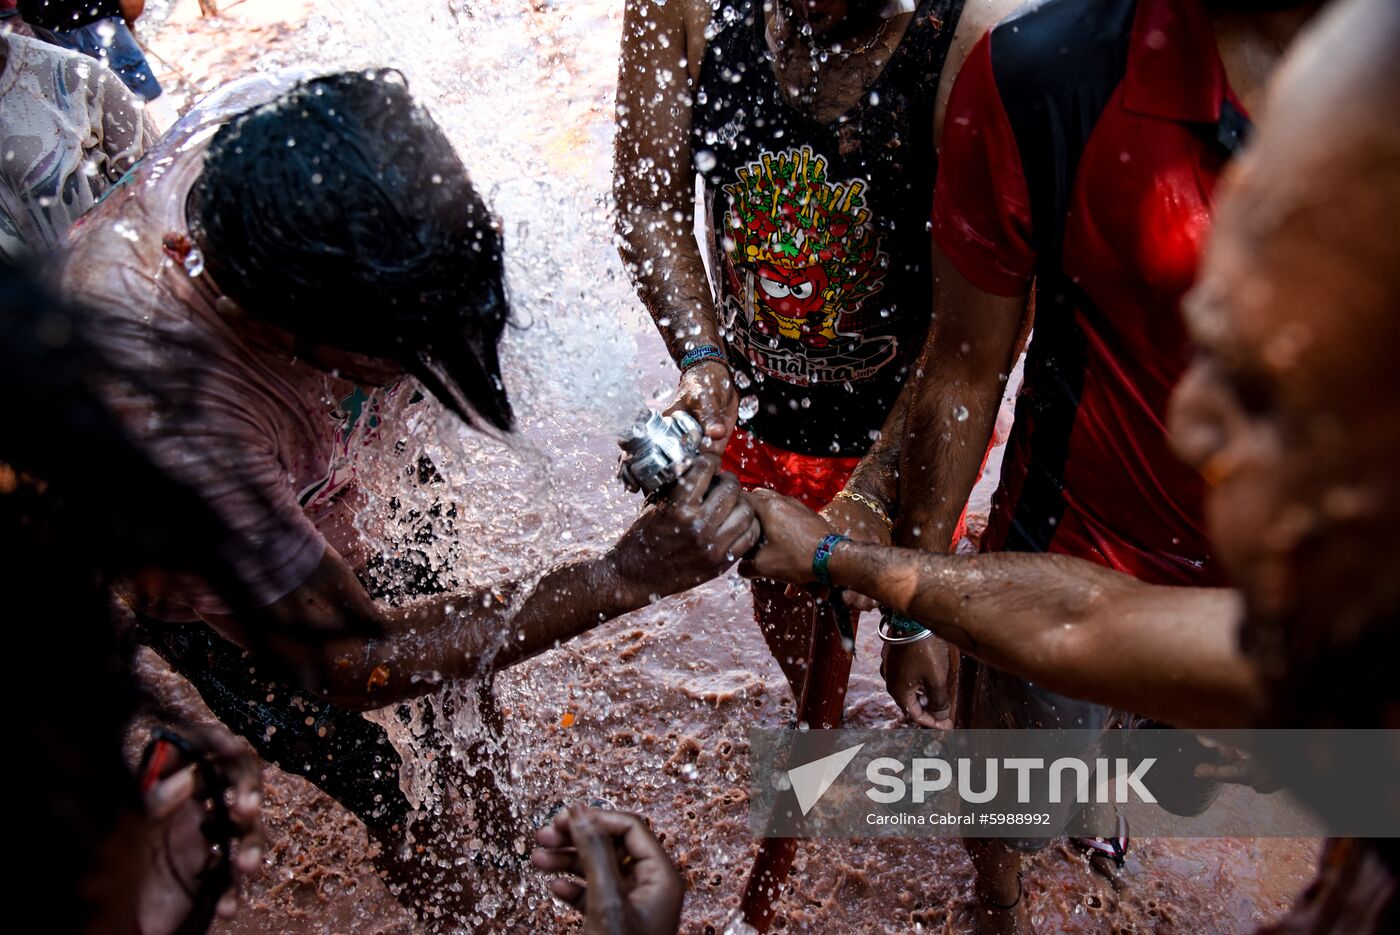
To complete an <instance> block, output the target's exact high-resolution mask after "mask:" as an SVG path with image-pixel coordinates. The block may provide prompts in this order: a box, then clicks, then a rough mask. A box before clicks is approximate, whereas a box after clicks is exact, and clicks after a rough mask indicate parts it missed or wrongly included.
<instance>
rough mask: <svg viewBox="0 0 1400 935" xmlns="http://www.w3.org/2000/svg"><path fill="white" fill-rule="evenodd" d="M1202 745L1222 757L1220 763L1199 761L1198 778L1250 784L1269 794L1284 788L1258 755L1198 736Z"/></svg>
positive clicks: (1239, 784)
mask: <svg viewBox="0 0 1400 935" xmlns="http://www.w3.org/2000/svg"><path fill="white" fill-rule="evenodd" d="M1196 739H1197V740H1199V741H1200V743H1201V746H1203V747H1208V748H1210V749H1212V750H1214V751H1215V752H1216V754H1217V755H1218V756H1219V757H1220V762H1219V763H1198V764H1197V765H1196V778H1198V779H1212V780H1214V781H1216V782H1224V783H1230V784H1232V785H1237V786H1250V787H1251V788H1253V789H1254V790H1255V791H1256V792H1261V793H1264V794H1265V795H1267V794H1268V793H1271V792H1277V791H1278V790H1280V789H1282V788H1283V784H1282V783H1280V782H1279V781H1278V780H1277V779H1275V778H1274V775H1273V774H1272V773H1271V772H1269V770H1268V769H1266V768H1265V767H1264V766H1263V765H1261V764H1260V762H1259V759H1258V758H1257V757H1252V756H1250V755H1249V754H1248V753H1246V752H1245V751H1243V750H1241V749H1239V748H1238V747H1231V746H1229V745H1227V744H1223V743H1220V742H1219V741H1217V740H1213V739H1212V738H1210V737H1206V736H1201V737H1197V738H1196Z"/></svg>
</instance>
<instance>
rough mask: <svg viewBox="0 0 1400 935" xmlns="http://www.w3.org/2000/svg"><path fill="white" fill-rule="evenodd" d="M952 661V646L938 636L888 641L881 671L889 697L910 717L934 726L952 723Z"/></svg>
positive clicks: (941, 727)
mask: <svg viewBox="0 0 1400 935" xmlns="http://www.w3.org/2000/svg"><path fill="white" fill-rule="evenodd" d="M951 665H952V650H951V649H950V648H949V647H948V644H947V643H945V642H943V641H942V640H940V639H939V638H938V637H936V636H930V637H927V638H925V639H921V640H919V641H918V642H917V643H906V644H904V645H902V646H901V645H897V644H892V643H886V644H885V645H884V650H883V652H882V653H881V655H880V675H881V676H883V677H884V679H885V688H886V690H888V691H889V693H890V697H891V698H893V699H894V700H895V704H897V705H899V708H900V710H901V711H903V712H904V714H905V716H906V717H908V718H909V720H911V721H913V722H914V723H916V724H918V725H919V726H920V727H927V728H931V729H933V730H951V729H952V727H953V704H952V701H951V699H950V698H949V696H948V672H949V670H950V668H951Z"/></svg>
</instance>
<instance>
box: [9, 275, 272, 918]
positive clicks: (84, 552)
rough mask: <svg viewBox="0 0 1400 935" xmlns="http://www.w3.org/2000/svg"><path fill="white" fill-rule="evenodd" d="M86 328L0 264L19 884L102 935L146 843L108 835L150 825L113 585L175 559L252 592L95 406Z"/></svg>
mask: <svg viewBox="0 0 1400 935" xmlns="http://www.w3.org/2000/svg"><path fill="white" fill-rule="evenodd" d="M88 324H89V322H88V316H87V315H86V314H85V313H84V312H83V311H82V310H80V309H76V308H73V307H71V306H68V305H66V304H64V303H62V302H60V301H58V300H56V299H55V298H54V297H53V296H51V295H49V294H48V293H47V292H46V291H45V290H43V289H41V288H40V287H39V286H38V285H36V283H35V281H34V280H33V279H32V278H31V277H30V276H28V275H26V274H25V273H23V272H21V271H19V270H15V269H13V268H10V267H8V266H5V265H4V264H0V394H3V396H4V398H5V399H7V400H8V401H9V402H10V403H11V404H12V405H14V406H15V407H16V408H15V411H14V412H13V413H12V414H11V415H12V418H11V419H9V420H7V424H6V428H5V431H4V432H3V433H0V594H4V595H5V618H6V620H7V621H8V622H9V626H8V627H7V631H6V635H7V637H8V639H9V643H10V646H9V648H10V651H11V655H12V657H13V659H14V660H16V662H15V664H14V665H12V666H10V667H9V668H8V669H7V672H6V682H7V687H8V688H9V691H10V694H11V696H12V697H13V698H15V699H17V700H18V701H19V702H20V704H21V705H22V706H23V707H24V713H23V715H22V716H21V717H17V718H15V719H14V723H13V724H12V725H11V729H10V742H11V744H12V746H13V748H14V750H15V751H16V756H17V757H19V758H20V759H21V760H23V761H24V762H25V763H27V764H29V765H28V767H27V768H26V769H27V773H26V775H25V776H23V777H17V781H18V783H19V785H18V786H17V787H16V792H17V793H18V795H19V796H20V797H21V798H22V799H23V801H24V803H25V804H24V807H23V808H19V809H16V810H15V813H14V816H13V818H14V823H15V826H16V827H15V828H14V833H15V835H16V837H17V839H18V840H22V841H24V842H25V845H24V846H25V860H24V861H23V862H22V863H21V865H20V870H19V871H18V872H19V881H18V883H17V886H19V887H20V889H21V890H22V891H24V892H25V893H28V894H32V896H33V898H34V899H36V900H37V901H38V904H40V905H42V906H43V907H44V910H43V911H44V914H45V926H46V927H47V928H50V929H51V930H53V931H62V932H78V931H83V930H92V931H101V930H109V931H110V930H111V926H112V924H113V921H112V920H110V919H104V918H102V917H101V913H102V912H103V911H104V909H105V908H106V907H104V906H103V905H102V904H100V903H99V902H98V901H97V899H96V898H95V896H94V890H93V888H92V887H91V885H90V884H91V883H92V881H93V880H94V879H95V875H96V874H101V873H107V872H109V871H110V862H111V860H112V859H113V857H114V856H115V855H119V854H120V853H121V850H120V848H121V847H122V846H123V845H124V846H126V847H127V848H129V849H130V850H129V852H130V853H132V854H133V855H134V854H136V853H139V851H138V848H139V847H141V846H142V845H141V842H139V841H134V840H133V841H121V840H119V839H118V838H117V837H116V835H118V834H119V833H121V832H122V830H124V831H125V833H127V834H132V833H133V832H138V831H139V829H140V828H141V827H143V825H142V824H141V822H142V821H143V819H142V811H141V808H142V806H141V800H140V796H139V793H138V791H137V788H136V782H135V779H134V777H133V776H132V775H131V772H130V770H129V769H128V768H127V765H126V761H125V759H124V757H123V751H122V744H123V734H124V732H125V730H126V728H127V725H128V723H129V721H130V719H131V717H132V716H133V714H134V713H135V712H136V710H137V707H138V704H139V703H140V701H141V699H140V696H139V694H138V692H137V690H136V687H135V685H134V684H133V682H132V679H131V677H130V673H129V669H130V653H131V648H132V647H131V643H130V640H129V638H128V636H129V635H124V634H120V633H119V632H118V628H117V625H116V624H117V621H116V620H115V619H114V611H113V604H112V600H111V593H110V590H109V584H110V583H111V582H112V581H113V579H115V578H116V577H117V576H119V575H123V574H126V573H133V572H138V571H140V570H142V569H144V568H150V567H159V566H168V567H171V568H174V569H186V570H189V571H193V572H198V573H200V574H202V575H207V576H208V577H209V579H210V580H211V581H217V582H220V586H222V587H223V588H224V589H225V593H228V594H229V595H230V596H229V600H230V602H234V603H236V602H240V601H241V602H245V603H246V601H247V599H246V598H245V597H243V596H242V589H241V586H240V585H238V584H236V583H233V582H234V581H235V579H234V577H233V573H232V571H231V570H229V569H230V566H229V563H228V561H227V560H226V558H225V557H224V556H225V550H226V549H227V548H229V547H231V546H232V537H231V535H230V534H229V533H227V532H226V531H224V527H223V525H222V524H221V523H220V522H219V520H218V519H217V518H216V517H215V516H214V515H213V513H212V512H211V511H210V510H209V508H208V507H207V506H205V505H204V503H203V502H202V501H201V500H199V499H198V497H196V496H195V495H194V494H193V493H192V492H191V491H189V490H187V489H186V488H184V487H182V486H181V485H179V484H177V483H176V482H174V481H172V480H171V479H169V478H168V477H167V476H166V474H165V473H164V472H163V471H162V470H160V469H159V468H158V467H157V466H155V465H154V464H152V463H151V461H150V460H149V459H148V458H147V457H146V456H145V455H144V454H143V453H142V452H141V451H140V450H139V449H138V448H137V447H136V446H135V445H133V444H132V443H131V441H130V439H129V438H128V436H127V435H126V433H125V431H124V430H123V428H122V427H121V424H120V423H119V422H118V420H117V419H116V418H115V417H114V416H113V415H112V414H111V413H110V412H109V411H108V409H107V408H106V406H105V405H104V404H103V403H102V401H101V397H100V392H99V388H98V386H97V382H96V381H98V380H99V379H102V378H104V377H108V376H113V375H115V371H114V370H113V369H112V368H110V367H108V366H107V365H106V364H105V362H104V361H103V360H102V358H101V356H100V355H99V354H98V352H97V351H96V349H95V347H93V346H92V345H91V344H89V343H88V341H87V340H86V337H85V333H86V331H87V329H88ZM113 842H116V845H117V847H116V848H115V849H114V847H113ZM133 859H134V858H133Z"/></svg>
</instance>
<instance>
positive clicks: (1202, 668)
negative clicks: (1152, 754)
mask: <svg viewBox="0 0 1400 935" xmlns="http://www.w3.org/2000/svg"><path fill="white" fill-rule="evenodd" d="M831 574H832V580H833V581H835V582H836V583H838V584H842V585H847V586H850V587H855V588H857V589H858V590H860V591H862V592H863V593H866V594H874V595H876V596H878V597H879V598H880V600H881V601H883V602H884V603H885V604H887V605H888V606H890V607H893V608H896V609H897V610H898V611H900V612H901V613H905V614H907V615H908V616H910V617H912V618H914V619H915V620H919V621H921V622H924V623H925V624H926V625H927V626H929V627H930V628H931V629H933V630H934V632H935V633H937V634H938V635H939V636H941V637H942V638H943V639H945V640H947V641H948V642H950V643H952V644H953V645H955V646H957V647H958V648H959V649H961V650H963V651H964V652H967V653H970V654H971V655H973V656H975V657H977V658H978V659H980V660H982V661H983V662H986V663H987V664H988V665H992V666H995V667H997V668H999V669H1004V670H1006V671H1008V672H1014V673H1016V674H1017V675H1020V676H1022V677H1024V678H1027V679H1030V680H1031V681H1033V682H1036V683H1037V684H1040V685H1044V686H1045V687H1046V688H1049V689H1051V690H1052V691H1056V692H1059V693H1061V694H1064V695H1069V696H1071V697H1075V698H1083V699H1086V700H1088V701H1094V702H1098V703H1100V704H1106V705H1111V706H1114V707H1120V708H1125V709H1128V710H1131V711H1134V712H1137V713H1140V714H1146V715H1148V716H1151V717H1154V718H1157V719H1159V720H1161V721H1164V722H1166V723H1168V724H1175V725H1178V726H1182V727H1202V728H1204V727H1221V728H1223V727H1241V726H1245V725H1247V724H1249V723H1250V719H1251V714H1252V712H1254V711H1256V710H1257V708H1258V707H1259V705H1260V704H1261V703H1262V699H1261V695H1262V692H1261V688H1260V685H1259V682H1258V680H1257V677H1256V675H1255V673H1254V670H1253V668H1252V667H1251V666H1250V664H1249V663H1248V661H1247V660H1246V659H1245V658H1244V656H1243V655H1241V654H1240V652H1239V650H1238V649H1237V647H1236V643H1235V631H1236V627H1237V624H1238V622H1239V619H1240V616H1241V614H1242V612H1243V606H1242V602H1241V600H1240V597H1239V594H1238V593H1237V592H1235V591H1232V590H1227V589H1224V588H1171V587H1160V586H1153V585H1147V584H1143V583H1142V582H1140V581H1138V580H1136V579H1134V578H1132V577H1129V576H1128V575H1124V574H1121V573H1119V572H1115V571H1111V570H1109V569H1106V568H1103V567H1101V566H1099V565H1095V564H1093V563H1092V562H1087V561H1083V560H1081V559H1074V558H1069V557H1066V556H1061V555H1022V554H1016V553H1009V552H1006V553H998V554H995V555H982V556H975V557H974V556H939V555H930V554H927V553H920V552H915V551H912V550H907V549H893V548H880V547H878V546H867V545H861V544H857V543H848V544H845V545H843V546H841V547H840V548H838V549H837V550H836V553H835V554H834V555H833V556H832V560H831Z"/></svg>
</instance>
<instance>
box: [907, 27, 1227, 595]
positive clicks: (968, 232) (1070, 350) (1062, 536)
mask: <svg viewBox="0 0 1400 935" xmlns="http://www.w3.org/2000/svg"><path fill="white" fill-rule="evenodd" d="M1232 120H1233V124H1232V123H1231V121H1232ZM1246 127H1247V124H1245V122H1244V119H1243V117H1242V114H1241V108H1240V107H1239V104H1238V101H1237V100H1235V98H1234V96H1233V94H1232V92H1231V91H1230V89H1229V87H1228V85H1227V82H1226V79H1225V71H1224V67H1223V65H1222V63H1221V60H1220V56H1219V53H1218V51H1217V48H1216V44H1215V36H1214V31H1213V28H1212V26H1211V23H1210V21H1209V20H1208V19H1207V17H1206V15H1205V13H1204V11H1203V9H1202V8H1201V6H1200V4H1199V2H1198V0H1136V2H1135V3H1134V2H1132V0H1106V2H1105V0H1050V2H1047V3H1044V4H1041V5H1038V6H1036V7H1034V8H1032V9H1029V10H1027V11H1024V12H1022V13H1019V14H1017V15H1015V16H1013V17H1012V18H1010V19H1008V20H1006V21H1004V22H1003V23H1001V24H1000V25H998V26H997V27H996V28H995V29H993V30H992V31H991V32H990V33H989V34H988V35H987V36H986V37H984V38H983V39H982V41H981V42H980V43H979V44H978V45H977V46H976V48H975V49H974V50H973V52H972V54H971V57H970V59H969V60H968V62H967V64H966V66H965V67H964V68H963V71H962V73H961V75H960V76H959V78H958V81H957V84H956V86H955V88H954V90H953V96H952V99H951V102H950V104H949V109H948V117H947V120H946V123H945V130H944V138H943V149H942V152H941V160H942V162H941V168H940V172H939V178H938V184H937V189H936V194H935V198H934V220H933V235H934V239H935V242H936V243H937V245H938V246H939V248H940V249H941V250H942V251H943V252H944V254H945V255H946V256H947V257H948V258H949V260H950V261H951V262H952V263H953V264H954V265H955V266H956V267H957V268H958V270H959V271H960V272H962V274H963V275H964V276H966V277H967V279H968V280H969V281H971V282H972V283H973V284H974V285H976V286H978V287H979V288H981V289H984V290H986V291H988V292H992V293H995V294H998V295H1008V296H1010V295H1018V296H1019V295H1023V294H1025V293H1026V291H1027V290H1028V288H1029V286H1030V283H1031V280H1032V279H1033V278H1034V279H1035V280H1036V283H1037V302H1036V321H1035V332H1034V336H1033V338H1032V341H1031V346H1030V347H1029V349H1028V352H1027V370H1026V373H1027V376H1026V385H1025V389H1024V390H1023V395H1022V398H1021V400H1020V401H1019V403H1018V405H1017V413H1016V425H1015V428H1014V429H1013V432H1012V437H1011V440H1010V442H1009V447H1008V450H1007V457H1006V460H1005V464H1004V468H1003V473H1002V483H1001V488H1000V489H999V491H998V493H997V496H996V498H995V500H994V502H993V509H992V517H991V521H990V523H989V527H988V532H987V538H986V540H985V541H986V546H987V547H988V548H989V549H997V550H1001V549H1011V550H1017V551H1050V552H1057V553H1061V554H1066V555H1074V556H1078V557H1081V558H1087V559H1091V560H1093V561H1097V562H1099V563H1101V564H1104V565H1107V566H1109V567H1112V568H1116V569H1119V570H1122V571H1126V572H1128V573H1131V574H1133V575H1135V576H1137V577H1139V578H1141V579H1143V580H1147V581H1152V582H1159V583H1164V584H1197V585H1199V584H1209V583H1219V582H1221V580H1222V576H1221V572H1220V570H1219V569H1218V567H1217V566H1216V564H1215V561H1214V559H1213V558H1212V554H1211V548H1210V544H1209V541H1208V539H1207V536H1206V524H1205V518H1204V513H1203V499H1204V482H1203V480H1202V478H1201V476H1200V475H1199V474H1198V473H1197V472H1196V471H1194V470H1193V469H1191V468H1189V467H1187V466H1186V465H1184V464H1183V463H1182V462H1180V461H1179V460H1178V459H1177V458H1176V457H1175V456H1174V455H1173V453H1172V451H1171V449H1170V447H1169V445H1168V441H1167V430H1166V425H1165V417H1166V411H1167V400H1168V397H1169V395H1170V393H1171V391H1172V388H1173V387H1174V386H1175V385H1176V382H1177V380H1178V379H1179V378H1180V377H1181V375H1182V372H1183V371H1184V369H1185V367H1186V365H1187V363H1188V361H1189V358H1190V355H1191V346H1190V343H1189V341H1188V339H1187V335H1186V331H1185V328H1184V326H1183V323H1182V320H1181V316H1180V313H1179V309H1178V305H1179V302H1180V300H1181V296H1182V294H1183V293H1184V292H1185V291H1186V289H1187V288H1188V287H1189V286H1190V285H1191V283H1192V280H1193V279H1194V277H1195V274H1196V264H1197V260H1198V258H1199V256H1200V252H1201V249H1202V246H1203V244H1204V240H1205V237H1206V234H1207V232H1208V231H1209V228H1210V218H1211V210H1212V193H1213V191H1214V189H1215V183H1216V180H1217V178H1218V177H1219V174H1220V172H1221V170H1222V168H1223V167H1224V165H1225V163H1226V161H1227V160H1228V159H1229V157H1230V154H1231V149H1232V147H1233V146H1234V145H1235V144H1236V143H1237V140H1238V136H1231V132H1232V131H1240V130H1242V129H1243V128H1246Z"/></svg>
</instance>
